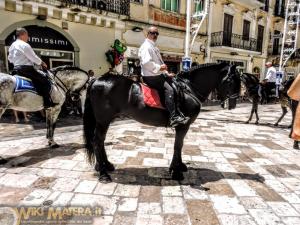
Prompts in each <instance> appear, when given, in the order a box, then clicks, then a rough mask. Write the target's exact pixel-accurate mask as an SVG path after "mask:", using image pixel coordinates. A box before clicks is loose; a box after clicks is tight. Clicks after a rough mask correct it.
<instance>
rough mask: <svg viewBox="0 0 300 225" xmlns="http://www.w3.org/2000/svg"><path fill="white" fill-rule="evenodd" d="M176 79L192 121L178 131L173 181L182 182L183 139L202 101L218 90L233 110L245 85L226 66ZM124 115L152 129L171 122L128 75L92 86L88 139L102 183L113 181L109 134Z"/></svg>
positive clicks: (198, 69) (86, 116)
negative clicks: (149, 103) (106, 144)
mask: <svg viewBox="0 0 300 225" xmlns="http://www.w3.org/2000/svg"><path fill="white" fill-rule="evenodd" d="M176 80H177V83H178V87H179V92H181V93H182V94H181V99H182V101H181V103H180V108H181V111H182V112H183V113H184V115H185V116H189V117H190V118H191V119H190V120H189V122H188V124H185V125H180V126H177V127H176V128H175V130H176V136H175V145H174V154H173V159H172V162H171V165H170V173H171V175H172V179H175V180H181V179H183V173H182V172H186V171H187V167H186V165H185V164H184V163H183V162H182V158H181V149H182V146H183V140H184V137H185V135H186V133H187V132H188V130H189V127H190V124H191V123H193V122H194V121H195V119H196V118H197V115H198V114H199V112H200V108H201V102H202V101H205V100H206V99H207V98H208V96H209V94H210V93H211V92H212V91H213V90H216V91H217V93H218V98H219V99H220V100H221V101H222V102H224V101H225V100H226V99H231V101H229V102H230V105H229V108H235V106H236V101H235V100H236V98H237V97H238V96H239V91H240V84H241V82H240V74H239V73H238V72H237V70H236V67H235V66H230V65H228V64H226V63H220V64H204V65H199V66H197V67H193V68H192V69H191V70H190V71H189V72H187V73H180V74H178V75H177V78H176ZM232 99H234V100H232ZM121 115H125V116H127V117H131V118H133V119H135V120H136V121H138V122H141V123H144V124H148V125H152V126H168V122H169V114H168V112H167V110H164V109H158V108H151V107H148V106H146V105H145V103H144V101H143V93H142V90H141V86H140V84H139V83H138V82H135V81H133V80H130V79H128V78H125V77H124V76H117V75H111V74H109V73H107V74H105V75H103V76H102V77H100V78H99V79H97V80H96V81H94V83H92V84H90V86H89V87H88V91H87V98H86V102H85V110H84V117H83V120H84V137H85V143H86V153H87V156H88V160H89V162H90V163H94V162H95V157H96V166H95V169H96V170H98V171H99V173H100V176H99V180H102V181H111V177H110V175H109V174H108V172H109V171H113V170H114V166H113V165H112V164H111V163H110V162H109V161H108V159H107V155H106V152H105V149H104V141H105V137H106V133H107V130H108V128H109V125H110V123H111V122H112V121H113V119H115V118H116V117H119V116H121Z"/></svg>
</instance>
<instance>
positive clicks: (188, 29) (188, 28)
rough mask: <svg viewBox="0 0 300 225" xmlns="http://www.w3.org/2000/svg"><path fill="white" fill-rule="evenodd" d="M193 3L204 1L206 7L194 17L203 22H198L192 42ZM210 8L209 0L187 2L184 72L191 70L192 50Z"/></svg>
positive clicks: (187, 0)
mask: <svg viewBox="0 0 300 225" xmlns="http://www.w3.org/2000/svg"><path fill="white" fill-rule="evenodd" d="M192 1H194V2H196V3H197V2H198V3H199V1H203V2H204V4H203V5H204V7H203V8H202V10H201V11H200V12H196V14H194V15H193V17H194V18H195V17H199V18H201V20H200V21H199V22H198V25H197V28H196V30H195V31H194V32H193V38H192V41H191V17H192V15H191V14H192V13H191V10H192ZM208 7H209V2H208V0H186V33H185V43H184V57H183V58H182V69H183V71H188V70H189V69H190V68H191V64H192V57H191V55H190V54H191V52H192V48H193V45H194V43H195V40H196V37H197V35H198V33H199V30H200V28H201V25H202V24H203V21H204V19H205V17H206V16H207V14H208ZM190 41H191V42H190Z"/></svg>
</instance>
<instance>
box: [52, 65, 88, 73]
mask: <svg viewBox="0 0 300 225" xmlns="http://www.w3.org/2000/svg"><path fill="white" fill-rule="evenodd" d="M63 70H79V71H81V72H84V73H85V74H88V73H87V72H86V71H85V70H83V69H81V68H79V67H77V66H70V65H64V66H58V67H54V68H52V69H50V71H51V72H52V73H57V72H59V71H63Z"/></svg>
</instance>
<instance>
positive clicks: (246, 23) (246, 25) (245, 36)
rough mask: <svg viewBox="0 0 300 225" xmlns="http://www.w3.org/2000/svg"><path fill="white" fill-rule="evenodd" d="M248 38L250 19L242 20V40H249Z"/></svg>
mask: <svg viewBox="0 0 300 225" xmlns="http://www.w3.org/2000/svg"><path fill="white" fill-rule="evenodd" d="M249 38H250V21H248V20H244V25H243V40H245V41H249Z"/></svg>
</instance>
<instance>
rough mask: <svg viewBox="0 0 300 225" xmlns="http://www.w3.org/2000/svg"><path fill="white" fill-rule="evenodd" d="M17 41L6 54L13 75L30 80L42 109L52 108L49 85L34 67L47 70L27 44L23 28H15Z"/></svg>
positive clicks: (26, 34)
mask: <svg viewBox="0 0 300 225" xmlns="http://www.w3.org/2000/svg"><path fill="white" fill-rule="evenodd" d="M16 36H17V40H16V41H14V42H13V43H12V45H11V46H10V48H9V50H8V52H9V55H8V60H9V61H10V62H11V63H12V64H13V65H14V74H18V75H20V76H23V77H27V78H29V79H31V80H32V83H33V84H34V86H35V88H36V90H37V92H38V93H39V94H40V95H42V96H43V99H44V107H45V108H48V107H52V106H54V105H55V104H54V103H53V102H52V100H51V97H50V90H51V85H50V83H49V81H48V78H47V76H46V75H45V74H43V73H39V72H38V71H37V70H36V69H35V68H34V65H39V66H42V67H43V68H45V69H47V65H46V63H44V62H43V61H42V60H41V59H40V58H39V57H38V56H37V55H36V54H35V53H34V51H33V49H32V48H31V46H30V45H29V44H28V43H27V42H28V39H29V36H28V32H27V31H26V29H24V28H17V30H16Z"/></svg>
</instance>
